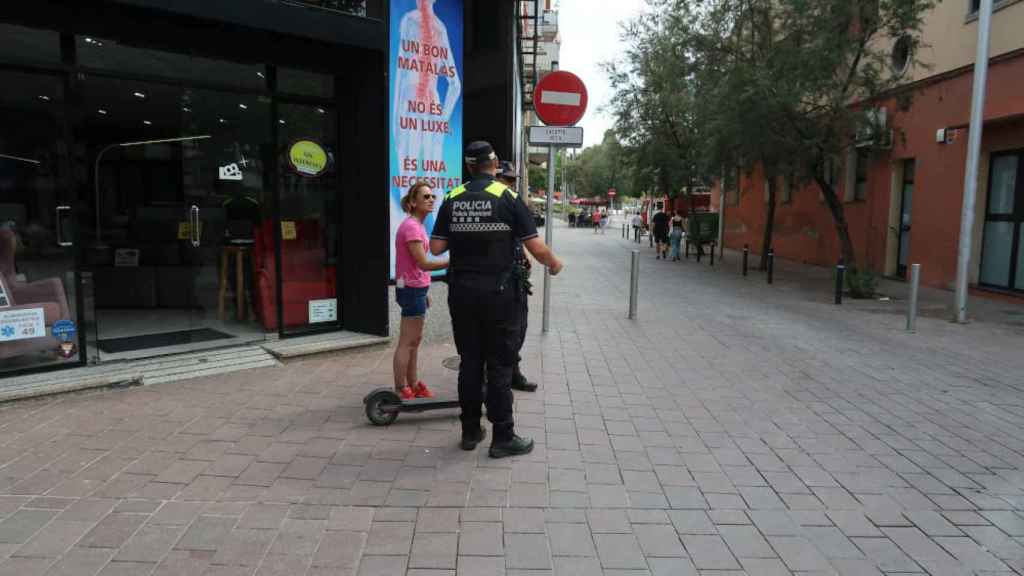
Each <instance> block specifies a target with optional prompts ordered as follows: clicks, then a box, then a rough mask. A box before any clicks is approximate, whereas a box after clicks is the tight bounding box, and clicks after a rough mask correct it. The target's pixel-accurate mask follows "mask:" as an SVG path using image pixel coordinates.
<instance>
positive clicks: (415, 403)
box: [398, 398, 459, 412]
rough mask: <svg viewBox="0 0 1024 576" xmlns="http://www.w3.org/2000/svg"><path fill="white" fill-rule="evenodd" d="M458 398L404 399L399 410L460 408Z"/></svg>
mask: <svg viewBox="0 0 1024 576" xmlns="http://www.w3.org/2000/svg"><path fill="white" fill-rule="evenodd" d="M458 407H459V401H458V400H439V399H437V398H415V399H413V400H402V403H401V404H399V408H398V411H399V412H426V411H427V410H448V409H450V408H458Z"/></svg>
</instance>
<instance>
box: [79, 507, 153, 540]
mask: <svg viewBox="0 0 1024 576" xmlns="http://www.w3.org/2000/svg"><path fill="white" fill-rule="evenodd" d="M147 518H148V516H146V515H144V514H120V513H112V514H109V515H107V517H106V518H104V519H103V520H100V521H99V523H97V524H96V525H95V526H94V527H93V528H92V529H91V530H90V531H89V532H88V533H87V534H86V535H85V536H83V537H82V539H81V540H79V541H78V546H81V547H83V548H120V547H121V545H123V544H124V543H125V542H126V541H127V540H128V539H129V538H131V536H132V535H133V534H135V531H136V530H138V529H139V527H140V526H142V524H143V523H145V522H146V520H147Z"/></svg>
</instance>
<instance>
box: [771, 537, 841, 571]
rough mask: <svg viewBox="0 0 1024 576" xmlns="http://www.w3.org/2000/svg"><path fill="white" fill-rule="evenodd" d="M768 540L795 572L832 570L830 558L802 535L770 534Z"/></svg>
mask: <svg viewBox="0 0 1024 576" xmlns="http://www.w3.org/2000/svg"><path fill="white" fill-rule="evenodd" d="M768 542H769V543H770V544H771V546H772V548H773V549H775V552H776V553H777V554H778V555H779V557H780V558H782V561H783V562H785V563H786V566H788V567H789V569H790V570H793V571H794V572H812V571H816V570H817V571H824V572H827V571H829V570H831V565H830V564H829V562H828V560H826V559H825V557H824V556H822V554H821V552H819V551H818V549H817V548H815V546H814V545H813V544H812V543H811V542H810V541H809V540H807V539H806V538H804V537H802V536H769V537H768Z"/></svg>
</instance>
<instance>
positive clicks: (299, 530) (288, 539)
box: [179, 520, 327, 558]
mask: <svg viewBox="0 0 1024 576" xmlns="http://www.w3.org/2000/svg"><path fill="white" fill-rule="evenodd" d="M326 526H327V523H326V522H325V521H323V520H285V521H284V524H282V525H281V530H280V532H278V535H277V539H276V540H274V542H273V544H271V545H270V550H268V551H267V554H268V555H281V556H285V555H290V556H302V557H310V558H312V556H313V554H314V553H316V550H317V547H318V546H319V545H320V538H321V536H322V535H323V533H324V529H325V528H326ZM179 547H180V545H179Z"/></svg>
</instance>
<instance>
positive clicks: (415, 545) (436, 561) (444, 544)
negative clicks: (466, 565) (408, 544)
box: [409, 532, 459, 570]
mask: <svg viewBox="0 0 1024 576" xmlns="http://www.w3.org/2000/svg"><path fill="white" fill-rule="evenodd" d="M458 548H459V536H458V535H457V534H454V533H450V534H444V533H432V532H417V533H416V535H415V537H414V538H413V542H412V555H411V556H410V559H409V567H410V568H432V569H453V570H454V569H455V567H456V563H457V559H458V551H459V550H458Z"/></svg>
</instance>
